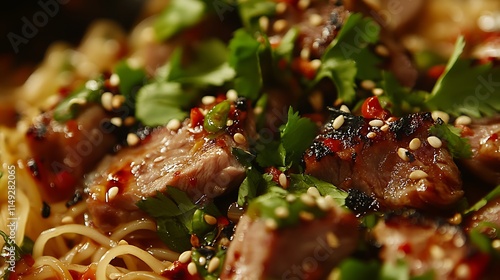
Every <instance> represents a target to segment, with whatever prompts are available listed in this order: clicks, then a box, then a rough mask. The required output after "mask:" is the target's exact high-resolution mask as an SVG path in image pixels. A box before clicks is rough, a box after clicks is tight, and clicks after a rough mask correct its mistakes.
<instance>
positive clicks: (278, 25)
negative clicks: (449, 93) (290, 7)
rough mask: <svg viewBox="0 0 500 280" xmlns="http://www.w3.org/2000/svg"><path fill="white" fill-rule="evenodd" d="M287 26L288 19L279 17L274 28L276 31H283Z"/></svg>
mask: <svg viewBox="0 0 500 280" xmlns="http://www.w3.org/2000/svg"><path fill="white" fill-rule="evenodd" d="M287 26H288V22H287V21H286V20H284V19H278V20H277V21H275V22H274V24H273V30H274V32H276V33H280V32H283V31H284V30H285V29H286V27H287Z"/></svg>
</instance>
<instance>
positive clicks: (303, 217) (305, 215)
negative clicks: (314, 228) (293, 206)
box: [299, 211, 314, 221]
mask: <svg viewBox="0 0 500 280" xmlns="http://www.w3.org/2000/svg"><path fill="white" fill-rule="evenodd" d="M299 218H300V219H301V220H303V221H312V220H314V215H313V214H312V213H309V212H306V211H300V212H299Z"/></svg>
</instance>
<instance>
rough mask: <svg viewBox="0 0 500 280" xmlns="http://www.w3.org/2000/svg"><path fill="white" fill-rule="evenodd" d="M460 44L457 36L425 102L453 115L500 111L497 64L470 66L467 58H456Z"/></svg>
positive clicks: (460, 41)
mask: <svg viewBox="0 0 500 280" xmlns="http://www.w3.org/2000/svg"><path fill="white" fill-rule="evenodd" d="M464 46H465V40H464V38H463V37H459V38H458V39H457V42H456V44H455V50H454V52H453V54H452V56H451V58H450V60H449V61H448V64H447V65H446V69H445V71H444V73H443V74H442V75H441V77H440V78H439V79H438V81H437V82H436V84H435V86H434V88H433V90H432V93H431V94H430V96H429V97H428V99H427V100H426V105H427V106H428V108H429V109H430V110H442V111H445V112H447V113H449V114H453V115H456V116H459V115H461V114H466V115H469V116H472V117H481V116H482V115H487V116H489V115H493V114H494V113H496V112H498V111H500V67H493V66H492V64H491V63H487V64H482V65H476V66H473V65H472V63H471V61H470V60H465V59H460V55H461V54H462V51H463V49H464Z"/></svg>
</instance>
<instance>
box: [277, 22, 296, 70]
mask: <svg viewBox="0 0 500 280" xmlns="http://www.w3.org/2000/svg"><path fill="white" fill-rule="evenodd" d="M298 36H299V29H298V28H296V27H292V28H290V30H288V31H287V32H286V34H285V35H284V36H283V38H282V39H281V41H280V43H279V45H278V46H277V47H276V49H275V50H274V53H275V54H276V56H277V57H279V58H283V59H285V60H286V61H288V62H289V61H291V60H292V54H293V49H294V48H295V41H296V40H297V38H298Z"/></svg>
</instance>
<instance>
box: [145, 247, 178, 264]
mask: <svg viewBox="0 0 500 280" xmlns="http://www.w3.org/2000/svg"><path fill="white" fill-rule="evenodd" d="M148 252H149V253H150V254H151V255H153V256H155V257H156V258H158V259H162V260H166V261H171V262H173V261H176V260H177V259H178V258H179V255H180V254H179V253H177V252H174V251H172V250H169V249H160V248H151V249H148Z"/></svg>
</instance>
